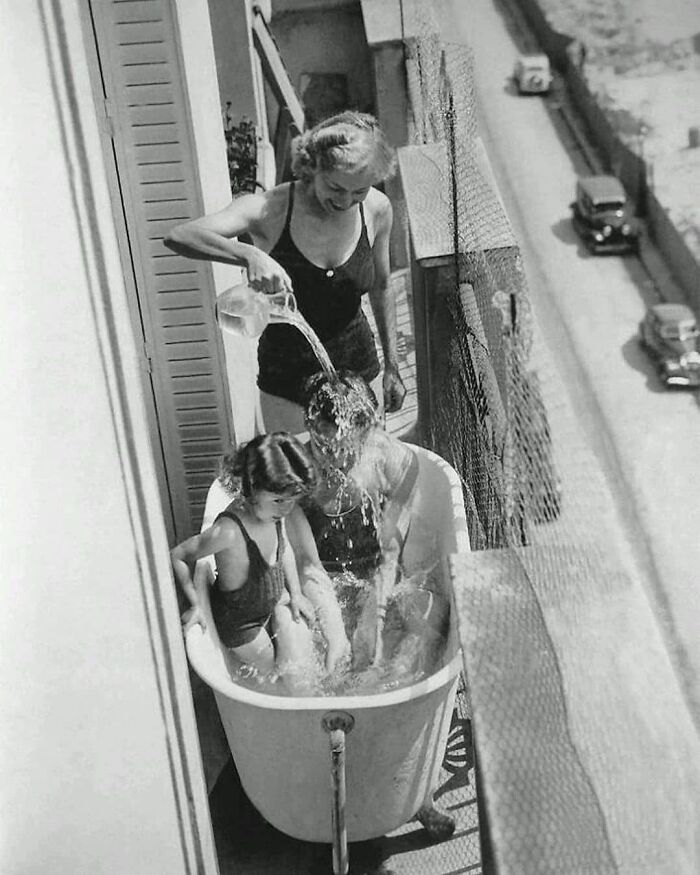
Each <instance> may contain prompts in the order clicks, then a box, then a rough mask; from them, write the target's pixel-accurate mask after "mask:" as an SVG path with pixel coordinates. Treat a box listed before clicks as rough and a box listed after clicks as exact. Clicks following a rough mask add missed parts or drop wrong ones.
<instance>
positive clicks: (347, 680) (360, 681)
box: [230, 564, 449, 696]
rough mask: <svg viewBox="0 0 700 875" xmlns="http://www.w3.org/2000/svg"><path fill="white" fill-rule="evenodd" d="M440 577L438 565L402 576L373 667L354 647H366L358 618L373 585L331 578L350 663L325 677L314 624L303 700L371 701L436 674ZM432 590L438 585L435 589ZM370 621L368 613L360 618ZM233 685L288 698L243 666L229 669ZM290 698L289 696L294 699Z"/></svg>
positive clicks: (442, 640) (442, 615)
mask: <svg viewBox="0 0 700 875" xmlns="http://www.w3.org/2000/svg"><path fill="white" fill-rule="evenodd" d="M441 573H442V571H441V569H440V566H439V564H436V566H434V567H433V568H430V569H422V570H419V571H417V572H414V573H413V574H411V575H410V576H407V575H406V574H403V573H402V574H401V575H400V577H399V580H398V582H397V584H396V586H395V587H394V591H393V593H392V595H391V596H390V598H389V600H388V602H387V615H386V622H385V625H384V629H383V632H382V643H383V647H382V658H381V659H380V660H379V661H377V662H375V663H373V662H372V660H371V654H370V653H369V650H370V649H371V648H370V647H369V646H368V649H367V653H358V652H357V649H358V644H357V642H358V641H361V640H366V641H371V640H372V639H371V635H368V636H367V637H366V638H364V637H363V636H358V635H356V632H357V630H358V623H359V622H360V621H361V619H362V617H363V611H362V606H363V604H364V603H365V600H367V599H371V598H372V593H373V587H374V583H373V581H372V580H371V579H370V580H367V579H362V578H360V577H357V576H356V575H355V574H354V573H353V572H352V571H342V572H338V573H332V574H330V577H331V580H332V581H333V586H334V589H335V593H336V596H337V598H338V602H339V604H340V607H341V612H342V615H343V622H344V624H345V631H346V633H347V635H348V638H349V639H350V640H351V641H353V642H354V652H353V658H352V660H351V661H346V662H344V663H340V664H339V665H338V667H337V668H336V670H335V671H334V672H333V673H331V674H327V673H325V672H324V670H323V663H324V656H325V641H324V638H323V635H322V633H321V630H320V628H319V627H318V624H315V625H314V626H313V629H312V631H313V638H314V646H315V658H316V661H317V672H316V674H315V677H314V678H313V679H311V678H310V679H309V683H308V689H307V690H306V693H307V695H314V696H338V695H372V694H373V693H385V692H388V691H389V690H395V689H398V688H400V687H407V686H411V685H412V684H415V683H417V682H418V681H420V680H421V679H423V678H425V677H428V676H429V675H431V674H433V673H434V672H436V671H437V670H438V669H439V668H440V667H441V666H442V664H443V655H444V651H445V646H446V641H447V627H448V620H449V605H448V603H447V601H446V599H445V598H444V596H442V595H441V594H440V586H439V581H437V580H436V579H435V578H436V577H438V576H439V575H440V574H441ZM436 584H437V585H436ZM364 616H372V613H371V612H369V614H364ZM230 670H231V676H232V678H233V680H234V681H236V683H240V684H241V685H243V686H246V687H249V688H251V689H255V690H258V691H260V692H265V693H271V694H277V695H280V696H285V695H291V693H290V691H289V690H288V689H287V687H286V686H285V685H284V684H283V683H280V682H279V681H278V679H277V678H276V677H275V676H270V675H268V676H265V677H263V676H261V675H259V674H258V673H257V672H256V671H255V670H254V669H252V668H251V667H249V666H245V665H231V666H230ZM298 694H299V693H298V692H295V693H294V695H298Z"/></svg>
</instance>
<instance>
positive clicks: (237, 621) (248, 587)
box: [211, 511, 285, 647]
mask: <svg viewBox="0 0 700 875" xmlns="http://www.w3.org/2000/svg"><path fill="white" fill-rule="evenodd" d="M221 517H228V518H229V519H231V520H233V521H234V522H235V523H237V524H238V527H239V528H240V530H241V533H242V535H243V538H244V539H245V543H246V549H247V551H248V561H249V563H250V564H249V567H248V578H247V580H246V582H245V583H244V584H243V586H241V587H240V589H232V590H223V589H221V588H220V587H219V585H218V578H217V580H216V581H214V586H213V588H212V592H211V612H212V616H213V618H214V623H215V624H216V630H217V632H218V633H219V639H220V641H221V643H222V644H223V645H224V647H240V646H241V645H242V644H249V643H250V642H251V641H253V639H254V638H255V637H256V636H257V635H258V633H259V632H260V630H261V629H263V628H266V627H267V626H268V624H269V622H270V619H271V617H272V612H273V610H274V608H275V605H276V604H277V603H278V602H279V600H280V598H281V597H282V593H283V592H284V588H285V575H284V568H283V567H282V557H283V555H284V535H283V534H282V524H281V523H280V522H278V523H277V527H276V528H277V558H276V559H275V564H274V565H268V564H267V562H266V561H265V559H264V558H263V556H262V554H261V553H260V548H259V547H258V545H257V544H256V543H255V541H254V540H253V539H252V538H251V537H250V535H249V534H248V532H247V531H246V529H245V526H244V525H243V523H242V522H241V521H240V520H239V519H238V517H237V516H236V515H235V514H233V513H231V512H230V511H223V513H220V514H219V516H218V517H217V518H216V519H217V520H218V519H220V518H221ZM268 631H269V630H268Z"/></svg>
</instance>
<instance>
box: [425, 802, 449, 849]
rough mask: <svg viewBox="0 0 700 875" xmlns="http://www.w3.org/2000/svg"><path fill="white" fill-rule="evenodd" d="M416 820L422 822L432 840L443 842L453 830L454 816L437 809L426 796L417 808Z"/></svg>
mask: <svg viewBox="0 0 700 875" xmlns="http://www.w3.org/2000/svg"><path fill="white" fill-rule="evenodd" d="M416 820H417V821H418V822H419V823H420V824H422V826H423V827H424V829H425V830H426V832H427V833H428V835H429V836H430V838H431V839H432V840H433V841H434V842H444V841H445V840H446V839H449V837H450V836H451V835H452V833H453V832H454V831H455V820H454V817H450V815H449V814H443V813H442V812H441V811H438V810H437V808H436V807H435V804H434V803H433V800H432V798H428V799H426V800H425V802H424V803H423V804H422V805H421V807H420V808H419V809H418V813H417V814H416Z"/></svg>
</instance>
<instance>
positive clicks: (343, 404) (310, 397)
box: [304, 370, 379, 433]
mask: <svg viewBox="0 0 700 875" xmlns="http://www.w3.org/2000/svg"><path fill="white" fill-rule="evenodd" d="M304 398H305V400H306V403H305V407H304V419H305V422H306V427H307V428H308V429H309V430H314V427H317V426H318V425H319V424H323V423H327V424H329V425H333V426H335V427H336V428H337V429H338V430H339V431H342V432H344V433H348V432H354V433H357V432H363V431H366V430H367V429H368V428H371V427H372V426H375V425H377V424H378V423H379V416H378V412H377V411H378V408H379V404H378V402H377V396H376V395H375V394H374V392H373V391H372V387H371V386H370V385H369V383H368V382H367V381H366V380H365V379H364V378H363V377H361V376H360V375H359V374H355V373H353V372H352V371H343V370H341V371H338V373H337V375H336V376H329V375H328V374H325V373H323V372H321V373H318V374H314V375H313V376H312V377H309V378H308V380H307V381H306V382H305V383H304Z"/></svg>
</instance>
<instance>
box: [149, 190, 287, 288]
mask: <svg viewBox="0 0 700 875" xmlns="http://www.w3.org/2000/svg"><path fill="white" fill-rule="evenodd" d="M276 197H278V195H277V194H275V193H273V192H268V193H265V194H249V195H242V196H241V197H238V198H235V200H233V201H232V202H231V203H230V204H229V205H228V206H227V207H226V208H225V209H223V210H220V211H219V212H218V213H211V214H210V215H208V216H202V217H201V218H199V219H193V220H192V221H191V222H185V223H184V224H183V225H176V226H175V227H174V228H172V229H171V230H170V231H169V232H168V233H167V234H166V236H165V239H164V240H163V242H164V243H165V245H166V246H167V247H168V248H169V249H172V250H173V251H174V252H177V253H178V254H179V255H184V256H186V257H187V258H194V259H197V260H204V261H220V262H222V263H223V264H234V265H236V266H238V267H245V268H246V271H247V273H248V282H249V284H250V286H251V287H252V288H254V289H256V290H258V291H262V292H265V293H267V294H272V293H275V292H281V291H292V283H291V280H290V279H289V275H288V274H287V272H286V271H285V270H284V268H283V267H282V266H281V265H280V264H278V263H277V262H276V261H275V259H274V258H271V257H270V256H269V255H268V254H267V252H265V251H264V250H263V249H262V248H260V247H259V246H254V245H252V244H250V243H241V242H239V241H238V240H234V239H232V238H234V237H238V236H240V235H241V234H252V235H253V236H254V237H255V238H256V239H262V240H265V239H266V238H267V235H266V233H265V225H266V220H267V219H268V217H269V216H270V214H271V213H274V211H275V210H274V204H273V201H274V199H275V198H276Z"/></svg>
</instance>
